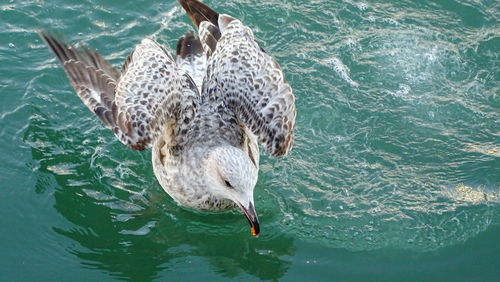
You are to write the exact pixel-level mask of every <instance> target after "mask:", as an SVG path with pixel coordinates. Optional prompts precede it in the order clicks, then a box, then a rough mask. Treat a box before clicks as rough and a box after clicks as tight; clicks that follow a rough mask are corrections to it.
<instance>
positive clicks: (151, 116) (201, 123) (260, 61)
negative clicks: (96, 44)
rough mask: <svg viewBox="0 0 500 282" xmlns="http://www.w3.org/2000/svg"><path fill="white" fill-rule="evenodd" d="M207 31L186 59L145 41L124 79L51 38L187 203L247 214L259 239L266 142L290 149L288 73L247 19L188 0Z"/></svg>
mask: <svg viewBox="0 0 500 282" xmlns="http://www.w3.org/2000/svg"><path fill="white" fill-rule="evenodd" d="M180 3H181V5H182V6H183V7H184V9H185V10H186V11H187V12H188V15H189V16H190V18H191V19H192V20H193V22H194V23H195V24H196V25H197V26H198V28H199V39H196V38H195V37H194V35H193V34H192V33H187V34H186V35H185V36H184V37H182V38H181V39H180V40H179V42H178V46H177V60H174V59H173V57H172V56H171V55H170V54H169V52H168V51H167V50H166V49H165V48H164V47H163V46H161V45H160V44H158V43H156V42H155V41H153V40H151V39H144V40H143V41H142V42H141V43H140V44H139V45H137V46H136V49H135V51H134V52H133V53H132V54H131V55H130V56H129V57H128V58H127V60H126V61H125V63H124V65H123V66H122V69H121V72H118V71H116V70H115V69H114V68H113V67H112V66H111V65H110V64H109V63H108V62H107V61H105V60H104V59H103V58H102V57H101V56H100V55H99V54H98V53H96V52H94V51H90V50H89V49H86V48H83V49H80V50H78V49H76V48H74V47H69V46H67V45H65V44H63V43H61V42H60V41H58V40H57V39H55V38H53V37H51V36H50V35H47V34H42V36H43V38H44V39H45V41H46V42H47V44H48V45H49V47H50V48H51V49H52V50H53V51H54V53H55V54H56V56H57V57H58V58H59V60H60V61H61V62H62V64H63V67H64V69H65V71H66V74H67V75H68V77H69V79H70V81H71V83H72V85H73V87H74V88H75V90H76V92H77V93H78V95H79V97H80V98H81V99H82V101H83V102H84V103H85V104H86V105H87V107H88V108H89V109H90V110H91V111H92V112H94V113H95V114H96V116H97V117H99V118H100V119H101V121H103V122H104V124H105V125H106V126H108V128H110V129H111V130H112V131H113V132H114V134H115V135H116V137H117V138H118V139H119V140H120V141H122V142H123V143H124V144H125V145H127V146H128V147H130V148H132V149H135V150H144V149H149V148H152V159H153V169H154V172H155V175H156V177H157V179H158V181H159V182H160V184H161V185H162V187H163V189H164V190H165V191H166V192H167V193H168V194H169V195H170V196H171V197H172V198H173V199H175V200H176V201H177V202H178V203H179V204H180V205H182V206H186V207H189V208H193V209H198V210H212V211H220V210H227V209H231V208H234V207H238V206H239V207H240V208H241V209H242V211H243V213H244V214H245V216H246V217H247V219H248V220H249V222H250V223H251V224H252V230H253V231H252V232H253V233H254V235H255V234H258V222H257V216H256V214H255V210H254V207H253V188H254V186H255V184H256V182H257V175H258V169H259V149H258V142H260V143H263V144H264V145H265V146H266V148H267V151H268V152H269V153H270V154H271V155H274V156H282V155H285V154H286V153H287V152H288V151H289V150H290V148H291V144H292V140H293V130H294V121H295V106H294V96H293V94H292V90H291V88H290V86H289V85H288V83H287V82H286V81H285V80H284V78H283V74H282V71H281V69H280V68H279V66H278V64H277V63H276V62H275V61H274V59H272V58H271V57H270V56H269V55H268V54H267V53H265V52H264V51H263V50H262V48H260V47H259V45H258V44H257V43H256V42H255V40H254V37H253V33H252V31H251V30H250V29H249V28H248V27H246V26H245V25H243V24H242V23H241V22H240V21H239V20H237V19H235V18H233V17H231V16H227V15H219V14H217V13H216V12H215V11H213V10H211V9H210V8H208V7H207V6H205V5H204V4H202V3H200V2H198V1H196V0H180Z"/></svg>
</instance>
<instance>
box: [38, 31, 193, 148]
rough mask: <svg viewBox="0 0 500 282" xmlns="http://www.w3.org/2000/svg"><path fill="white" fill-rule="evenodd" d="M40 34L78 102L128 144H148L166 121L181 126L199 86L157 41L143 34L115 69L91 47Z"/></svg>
mask: <svg viewBox="0 0 500 282" xmlns="http://www.w3.org/2000/svg"><path fill="white" fill-rule="evenodd" d="M41 36H42V38H43V39H44V40H45V42H46V43H47V45H48V46H49V47H50V49H52V51H53V52H54V53H55V54H56V56H57V58H58V59H59V61H60V62H61V63H62V65H63V68H64V70H65V72H66V74H67V75H68V78H69V80H70V82H71V84H72V86H73V88H74V89H75V91H76V92H77V94H78V96H79V97H80V99H81V100H82V101H83V103H84V104H85V105H86V106H87V107H88V108H89V109H90V110H91V111H92V112H93V113H94V114H95V115H96V116H97V117H99V119H101V121H102V122H104V124H105V125H106V126H107V127H108V128H110V129H111V130H112V131H113V133H114V134H115V135H116V137H118V139H119V140H120V141H121V142H122V143H124V144H125V145H127V146H128V147H130V148H132V149H135V150H144V149H147V148H150V147H151V146H152V145H153V142H154V140H155V138H156V137H157V136H158V135H159V134H161V132H162V130H163V128H164V127H165V125H166V124H167V123H169V122H173V124H174V125H175V126H174V129H175V130H177V131H178V132H182V131H186V130H187V127H188V124H189V122H190V121H191V120H192V119H193V118H194V116H195V114H196V109H197V107H198V103H199V92H198V90H197V88H196V86H195V85H194V83H193V81H192V79H191V78H190V77H189V75H188V74H186V73H185V72H183V71H180V69H179V68H178V67H177V65H176V63H175V61H174V60H173V59H172V57H171V56H170V54H168V52H167V51H166V50H165V49H164V48H163V47H162V46H160V45H159V44H158V43H156V42H154V41H152V40H150V39H144V40H143V41H142V42H141V43H140V44H139V45H137V46H136V49H135V51H134V52H133V53H132V54H131V55H130V56H129V58H128V59H127V60H126V61H125V64H124V66H123V68H122V71H121V74H120V73H119V72H118V71H117V70H115V69H114V68H113V67H112V66H111V64H109V63H108V62H107V61H106V60H104V58H102V56H100V55H99V54H98V53H97V52H95V51H90V50H89V49H87V48H85V47H84V48H80V49H78V48H75V47H72V46H68V45H66V44H64V43H62V42H61V41H59V40H57V39H55V38H54V37H53V36H50V35H48V34H46V33H42V34H41Z"/></svg>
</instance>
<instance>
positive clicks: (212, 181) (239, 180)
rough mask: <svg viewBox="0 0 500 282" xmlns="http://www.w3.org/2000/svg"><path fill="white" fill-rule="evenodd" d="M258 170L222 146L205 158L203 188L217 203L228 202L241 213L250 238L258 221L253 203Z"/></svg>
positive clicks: (235, 150) (238, 152)
mask: <svg viewBox="0 0 500 282" xmlns="http://www.w3.org/2000/svg"><path fill="white" fill-rule="evenodd" d="M257 175H258V169H257V167H256V166H255V164H254V163H253V162H252V160H251V159H250V157H249V156H248V155H247V154H246V153H245V152H244V151H243V150H241V149H238V148H235V147H232V146H222V147H217V148H215V149H213V150H212V151H211V152H210V155H209V158H208V170H207V182H208V183H207V184H208V186H209V187H207V188H208V189H210V191H211V193H212V194H213V195H214V196H215V197H217V198H219V199H229V200H231V201H233V202H234V203H236V204H237V205H238V206H239V207H240V208H241V210H242V212H243V214H244V215H245V217H246V218H247V220H248V222H249V223H250V225H251V231H252V235H253V236H257V235H259V231H260V228H259V220H258V218H257V213H256V212H255V207H254V203H253V189H254V187H255V184H256V183H257Z"/></svg>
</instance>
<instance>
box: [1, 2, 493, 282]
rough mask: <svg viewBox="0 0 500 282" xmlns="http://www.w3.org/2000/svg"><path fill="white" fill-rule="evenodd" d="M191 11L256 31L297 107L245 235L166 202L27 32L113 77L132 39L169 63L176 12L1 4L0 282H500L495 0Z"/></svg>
mask: <svg viewBox="0 0 500 282" xmlns="http://www.w3.org/2000/svg"><path fill="white" fill-rule="evenodd" d="M205 2H206V3H207V4H209V5H211V6H213V7H214V8H215V9H217V10H219V11H221V12H225V13H229V14H231V15H234V16H236V17H238V18H240V19H242V20H243V21H244V22H245V23H246V24H247V25H249V26H250V27H252V28H253V30H254V33H255V34H256V36H257V37H258V38H259V42H260V43H261V44H262V46H263V47H264V48H265V49H266V50H267V51H268V53H270V54H272V55H273V56H275V57H276V58H277V59H278V61H279V62H280V64H281V66H282V67H283V69H284V71H285V75H286V77H287V79H288V80H289V82H290V83H291V85H292V87H293V88H294V91H295V95H296V97H297V108H298V116H297V132H296V143H295V147H294V149H293V151H292V153H291V155H289V156H288V157H286V158H283V159H274V158H270V157H268V156H266V155H265V153H263V154H262V158H261V171H260V176H259V177H260V178H259V181H258V183H257V187H256V191H255V197H256V208H257V211H258V213H259V217H260V220H261V230H262V233H261V236H260V237H258V238H252V237H251V236H250V235H249V230H248V226H247V223H246V221H245V219H244V217H243V216H241V215H240V214H239V213H238V212H230V213H224V214H206V213H205V214H204V213H197V212H193V211H189V210H185V209H183V208H180V207H178V206H176V204H175V203H174V202H173V200H172V199H171V198H169V197H168V195H166V194H165V193H164V192H163V190H162V189H161V187H160V185H159V184H158V183H157V181H156V179H155V177H154V175H153V172H152V165H151V162H150V152H135V151H131V150H128V149H127V148H126V147H125V146H123V145H122V144H121V143H119V142H118V141H117V140H115V138H114V136H113V135H112V133H111V132H110V131H108V130H106V129H105V128H104V127H103V126H102V125H101V124H100V122H99V121H98V120H97V119H95V118H94V117H93V116H92V114H91V113H90V112H89V111H88V110H87V109H86V108H85V107H84V106H83V104H82V103H81V102H80V100H79V99H78V98H77V96H76V95H75V94H74V92H73V90H72V88H71V86H70V85H69V82H68V80H67V78H66V77H65V75H64V73H63V71H62V69H61V67H60V66H59V64H58V63H57V62H56V60H55V58H54V56H53V55H52V54H51V53H50V52H49V50H48V49H47V47H46V46H45V45H44V44H43V42H41V40H40V39H39V37H38V35H37V31H38V30H40V29H47V30H51V31H53V32H55V33H56V34H59V35H60V36H62V37H63V38H64V37H65V38H67V39H68V40H70V41H72V42H83V43H85V44H87V45H90V46H92V47H93V48H95V49H97V50H98V51H99V52H101V53H102V54H103V55H104V56H105V57H106V58H107V59H109V60H110V61H111V62H113V63H114V64H116V65H117V66H118V65H120V64H121V62H122V61H123V60H124V59H125V58H126V56H127V55H128V54H129V53H130V52H131V51H132V50H133V48H134V45H135V44H137V43H138V42H139V41H140V40H141V39H142V38H143V37H145V36H153V37H154V38H156V39H157V40H158V41H160V42H162V43H164V44H166V45H168V46H169V48H170V49H171V50H173V49H175V44H176V42H177V39H178V38H179V37H180V36H181V35H182V34H183V33H184V32H186V31H187V30H188V29H192V26H191V24H190V22H189V20H188V18H187V17H186V16H185V14H184V13H183V11H181V9H180V7H179V5H178V4H177V1H166V0H164V1H151V0H145V1H117V0H113V1H97V0H86V1H76V0H64V1H22V2H21V1H10V2H7V1H4V2H2V3H0V38H2V40H1V41H0V92H1V95H0V156H1V157H0V159H1V162H0V171H1V174H0V183H1V185H0V188H1V192H2V193H1V196H0V214H1V220H0V230H1V232H0V249H1V250H2V252H1V253H2V254H1V255H0V280H2V281H67V280H69V279H72V280H77V281H93V280H99V281H109V280H132V281H148V280H158V281H165V280H168V281H170V280H171V281H176V280H178V281H180V280H185V279H186V278H190V279H191V280H201V279H215V280H216V281H221V280H230V279H234V278H237V279H240V280H285V281H300V280H302V281H321V280H330V281H331V280H340V281H359V280H378V281H388V280H392V281H413V280H421V281H423V280H425V281H432V280H434V281H443V280H447V281H473V280H475V281H479V280H481V281H499V280H500V267H499V266H500V240H499V238H500V124H499V123H500V96H499V94H500V84H499V81H500V60H499V55H500V23H499V20H498V19H499V17H500V6H499V4H498V3H497V2H496V1H471V0H469V1H466V0H453V1H451V0H450V1H359V2H356V1H330V0H329V1H320V0H318V1H306V0H296V1H279V0H267V1H258V0H242V1H215V0H210V1H209V0H207V1H205Z"/></svg>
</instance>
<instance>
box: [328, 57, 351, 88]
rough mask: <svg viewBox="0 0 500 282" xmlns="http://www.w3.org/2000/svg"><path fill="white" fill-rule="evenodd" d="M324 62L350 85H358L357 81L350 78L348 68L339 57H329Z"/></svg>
mask: <svg viewBox="0 0 500 282" xmlns="http://www.w3.org/2000/svg"><path fill="white" fill-rule="evenodd" d="M325 63H326V64H327V65H328V67H330V68H331V69H332V70H334V71H335V72H336V73H337V74H338V75H339V76H340V77H341V78H342V79H343V80H345V81H346V82H347V83H349V84H350V85H351V86H354V87H358V86H359V83H357V82H356V81H354V80H352V79H351V77H350V76H349V73H350V69H349V68H348V67H347V66H346V65H345V64H344V63H343V62H342V61H341V60H340V59H339V58H335V57H333V58H330V59H327V60H326V61H325Z"/></svg>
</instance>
